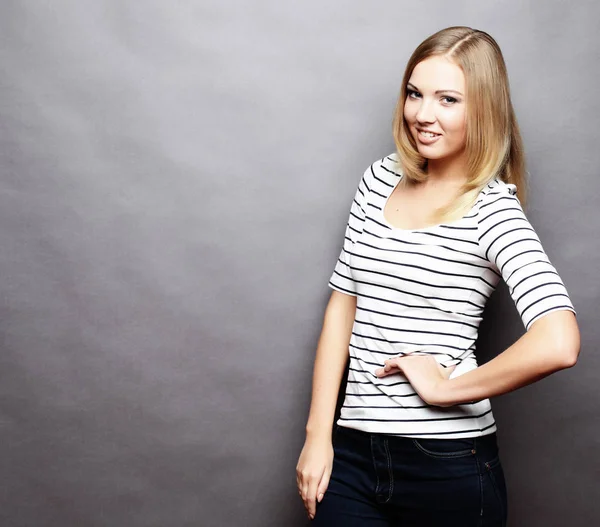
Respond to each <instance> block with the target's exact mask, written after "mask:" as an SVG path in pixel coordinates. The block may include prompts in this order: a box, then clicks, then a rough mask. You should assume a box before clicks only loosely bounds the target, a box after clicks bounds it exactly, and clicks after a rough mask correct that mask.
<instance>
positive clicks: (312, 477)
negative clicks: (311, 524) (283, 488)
mask: <svg viewBox="0 0 600 527" xmlns="http://www.w3.org/2000/svg"><path fill="white" fill-rule="evenodd" d="M324 475H325V473H323V474H321V475H317V474H309V472H308V471H306V472H300V473H299V474H298V475H297V477H296V483H297V484H298V489H299V494H300V497H301V498H302V501H303V502H304V508H305V509H306V512H307V513H308V516H309V518H310V519H311V520H312V519H314V517H315V513H316V510H317V504H316V500H317V493H319V495H320V494H325V489H326V488H327V483H325V488H324V489H323V486H322V485H321V484H319V482H321V483H322V479H323V478H322V476H324ZM326 479H327V481H328V480H329V475H327V478H326ZM321 499H323V498H322V497H321ZM321 499H319V501H321Z"/></svg>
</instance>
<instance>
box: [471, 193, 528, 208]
mask: <svg viewBox="0 0 600 527" xmlns="http://www.w3.org/2000/svg"><path fill="white" fill-rule="evenodd" d="M503 199H510V200H511V201H516V202H518V201H519V200H518V199H517V198H515V197H514V196H512V195H511V196H502V197H501V198H498V199H496V200H494V201H490V202H489V203H486V204H485V205H481V207H479V210H481V209H484V208H485V207H489V206H490V205H493V204H494V203H498V202H499V201H501V200H503Z"/></svg>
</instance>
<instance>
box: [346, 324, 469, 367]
mask: <svg viewBox="0 0 600 527" xmlns="http://www.w3.org/2000/svg"><path fill="white" fill-rule="evenodd" d="M354 335H355V336H357V337H361V338H362V339H365V340H367V339H369V340H377V341H384V342H389V341H388V340H386V339H378V338H377V337H367V336H365V335H360V334H358V333H355V334H354ZM413 345H414V346H423V345H424V344H413ZM430 345H431V346H438V347H439V346H441V347H443V348H448V347H450V346H444V345H442V344H430ZM348 346H349V347H350V348H354V349H355V350H360V351H368V352H369V353H371V354H375V353H377V354H379V355H387V356H392V357H398V356H406V355H410V353H404V352H402V351H397V350H394V351H383V350H381V349H377V350H372V349H369V348H365V347H363V346H358V345H357V344H355V343H354V342H350V343H349V344H348ZM459 349H462V348H459ZM426 354H429V355H444V356H446V357H448V359H449V360H455V359H454V356H453V355H452V354H451V353H444V352H443V351H428V352H427V353H426ZM419 355H423V353H419ZM350 359H355V360H357V361H362V362H364V363H366V364H371V365H372V366H378V367H381V366H383V364H382V363H379V362H371V361H368V360H366V359H364V358H363V357H358V355H356V356H353V357H350ZM365 373H366V371H365ZM374 377H376V378H379V377H377V376H376V375H374Z"/></svg>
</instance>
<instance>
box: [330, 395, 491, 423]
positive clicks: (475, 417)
mask: <svg viewBox="0 0 600 527" xmlns="http://www.w3.org/2000/svg"><path fill="white" fill-rule="evenodd" d="M391 397H394V396H393V395H392V396H391ZM490 413H492V410H491V409H489V410H488V411H487V412H484V413H482V414H478V415H460V416H457V417H429V418H426V419H373V418H367V417H357V418H355V419H351V418H344V417H340V419H341V420H342V421H384V422H394V423H425V422H431V421H461V420H463V419H481V418H482V417H485V416H486V415H488V414H490Z"/></svg>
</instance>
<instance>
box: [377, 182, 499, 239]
mask: <svg viewBox="0 0 600 527" xmlns="http://www.w3.org/2000/svg"><path fill="white" fill-rule="evenodd" d="M403 177H404V176H403V174H400V175H399V177H398V181H396V184H395V185H394V186H393V188H392V190H391V191H390V193H389V194H388V195H387V197H386V198H385V200H384V202H383V207H381V210H380V218H381V220H382V221H383V223H384V224H385V226H386V227H389V228H390V229H391V230H392V231H398V232H406V233H411V232H426V231H431V230H435V229H439V228H441V227H450V228H451V227H454V226H456V225H457V224H458V223H461V222H463V221H464V220H465V219H467V218H468V217H469V216H470V214H471V213H472V212H473V210H474V209H475V207H476V206H477V204H478V203H479V199H480V198H481V195H482V194H483V192H484V190H485V189H486V188H487V187H488V185H489V184H488V185H486V186H485V187H483V189H481V191H480V192H479V194H478V195H477V199H476V200H475V203H474V204H473V206H472V207H471V208H470V209H469V210H468V211H467V212H466V213H465V214H464V216H461V217H460V218H459V219H457V220H454V221H451V222H448V223H437V224H435V225H428V226H426V227H419V228H416V229H404V228H402V227H395V226H394V225H392V224H391V223H390V222H389V221H388V220H387V218H386V217H385V207H386V206H387V204H388V201H389V199H390V197H391V196H392V194H393V193H394V190H396V187H397V186H398V185H399V184H400V181H402V178H403ZM494 180H495V179H494ZM494 180H492V181H494Z"/></svg>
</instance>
